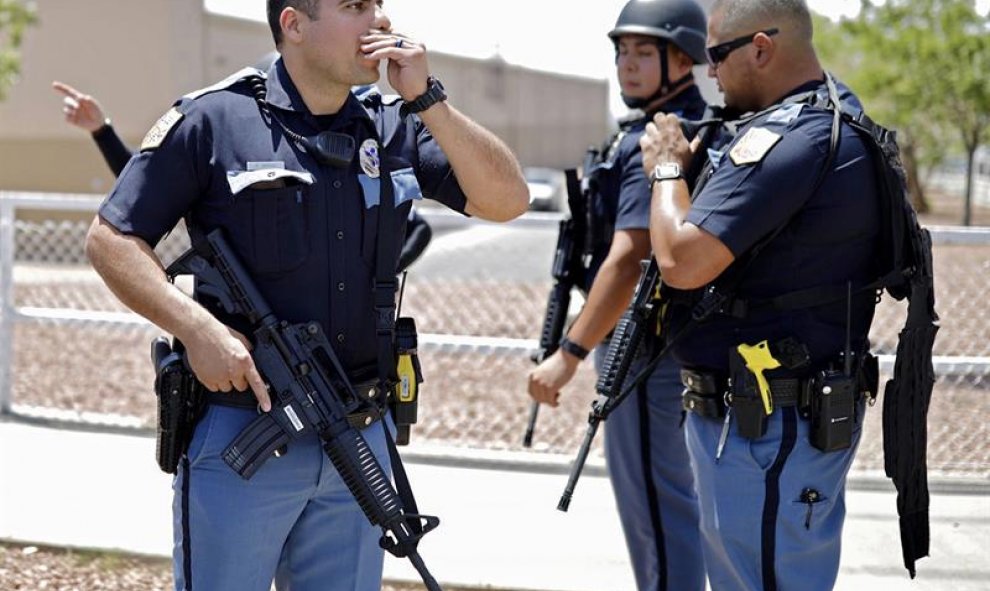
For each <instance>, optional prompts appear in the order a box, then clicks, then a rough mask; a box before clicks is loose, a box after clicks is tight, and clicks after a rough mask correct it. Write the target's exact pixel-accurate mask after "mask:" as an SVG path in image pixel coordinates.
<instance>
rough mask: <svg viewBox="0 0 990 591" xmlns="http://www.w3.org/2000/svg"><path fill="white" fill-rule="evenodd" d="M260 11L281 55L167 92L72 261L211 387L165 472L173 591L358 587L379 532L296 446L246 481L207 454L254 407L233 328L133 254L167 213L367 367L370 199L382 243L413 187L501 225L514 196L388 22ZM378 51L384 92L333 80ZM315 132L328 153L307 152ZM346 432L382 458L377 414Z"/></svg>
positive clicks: (378, 15)
mask: <svg viewBox="0 0 990 591" xmlns="http://www.w3.org/2000/svg"><path fill="white" fill-rule="evenodd" d="M268 21H269V24H270V26H271V29H272V33H273V35H274V38H275V45H276V47H277V48H278V49H279V50H280V51H281V54H282V57H281V59H278V60H276V61H275V63H274V64H273V65H272V67H271V68H270V69H269V70H268V72H267V75H266V76H264V77H263V78H260V79H259V78H258V77H256V76H254V75H251V74H252V73H251V72H250V71H249V72H247V73H246V74H241V75H239V76H234V77H232V78H230V79H228V80H226V81H224V82H222V83H220V84H217V85H215V86H213V87H211V88H208V89H205V90H203V91H199V92H197V93H193V94H192V95H188V96H187V97H185V98H183V99H181V100H179V101H178V102H177V103H176V104H175V106H174V107H173V108H172V109H171V110H170V111H169V112H168V113H167V114H166V115H165V116H163V117H162V119H161V120H160V121H159V122H158V123H157V124H156V125H155V126H154V128H153V129H152V130H151V131H150V132H149V133H148V135H147V136H146V137H145V139H144V142H143V143H142V146H141V151H140V153H139V154H138V155H137V156H135V157H134V158H133V159H132V160H131V162H130V163H129V165H128V167H127V168H126V169H125V171H124V172H123V174H122V175H121V177H120V178H119V180H118V182H117V184H116V186H115V187H114V189H113V191H112V192H111V194H110V195H109V197H108V198H107V200H106V201H105V202H104V203H103V205H102V206H101V208H100V211H99V215H98V216H97V218H96V220H95V221H94V223H93V225H92V227H91V229H90V233H89V236H88V239H87V253H88V254H89V256H90V258H91V261H92V263H93V266H94V267H95V268H96V269H97V270H98V271H99V273H100V274H101V275H102V277H103V278H104V280H105V281H106V283H107V284H108V285H109V286H110V288H111V289H112V290H113V291H114V293H115V294H117V296H118V297H119V298H120V299H121V300H122V301H123V302H124V303H125V304H126V305H128V306H129V307H131V308H132V309H134V310H135V311H136V312H138V313H140V314H142V315H144V316H146V317H147V318H149V319H150V320H151V321H152V322H154V323H155V324H157V325H158V326H160V327H162V328H163V329H164V330H166V331H168V332H169V333H172V334H174V335H176V337H178V338H179V339H180V340H181V341H182V342H183V343H184V344H185V347H186V352H187V355H188V361H189V365H190V367H191V369H192V370H193V372H194V373H195V374H196V377H197V378H198V379H199V381H200V382H202V383H203V385H205V387H206V388H208V389H209V390H210V391H213V392H219V393H228V394H226V395H224V394H214V393H213V392H211V394H210V395H209V396H208V398H209V400H210V401H211V404H209V405H208V408H207V410H206V413H205V415H204V416H203V418H202V419H201V420H200V422H199V424H198V426H197V428H196V430H195V433H194V436H193V439H192V441H191V443H190V446H189V451H188V454H187V456H186V457H185V458H183V460H182V462H181V466H180V468H179V473H178V475H177V476H176V478H175V481H174V491H175V496H174V507H173V508H174V537H175V545H174V548H175V551H174V576H175V588H176V589H185V590H188V589H203V590H206V589H208V590H211V591H224V590H230V591H235V590H236V591H268V589H269V588H270V585H271V583H272V580H273V579H274V580H275V582H276V586H277V588H279V589H282V590H286V589H292V591H317V590H325V589H331V588H332V589H355V590H362V591H370V590H372V589H379V588H380V580H381V572H382V549H381V548H380V546H379V544H378V537H379V535H378V532H377V531H376V528H374V527H372V526H371V525H370V524H369V523H368V521H367V519H366V518H365V516H364V514H363V513H362V511H361V509H360V508H359V506H358V504H357V503H356V502H355V501H354V500H353V498H352V497H351V495H350V493H349V492H348V490H347V487H346V486H345V484H344V483H343V482H342V481H341V479H340V477H339V475H338V474H337V472H336V470H335V469H334V468H333V465H332V464H331V463H330V461H329V460H328V459H327V458H326V457H325V455H324V453H323V451H322V449H321V446H320V445H319V442H318V441H317V439H316V438H315V437H313V438H312V439H303V440H299V441H295V440H294V441H293V443H291V444H290V445H289V446H288V450H287V453H286V454H284V455H282V456H281V457H277V458H272V459H270V460H269V461H268V462H266V463H265V465H264V466H263V467H262V468H261V469H260V470H259V471H258V472H257V473H256V474H255V475H254V476H253V477H252V478H251V479H250V480H244V479H242V478H241V477H240V476H238V475H237V474H236V473H235V472H234V471H233V470H231V469H230V468H229V467H227V465H226V464H225V463H224V462H223V460H222V459H221V457H220V454H221V452H222V450H223V449H224V448H225V447H226V446H227V445H228V444H229V443H230V442H231V440H232V439H233V438H234V437H235V436H236V435H237V434H238V433H239V432H240V431H241V429H242V428H244V427H245V426H246V425H247V424H248V423H250V422H251V421H252V420H253V419H254V418H255V417H256V416H257V410H256V409H255V408H253V407H255V406H256V405H258V406H260V407H261V409H262V410H263V411H267V410H270V408H271V401H270V399H269V395H268V393H267V391H266V386H265V383H264V381H263V379H262V377H261V376H260V375H259V374H258V371H257V369H256V368H255V366H254V364H253V362H252V360H251V357H250V354H249V350H248V349H249V344H248V342H247V341H246V339H245V338H244V336H243V334H242V333H243V332H244V330H245V327H244V325H243V323H241V322H240V320H239V319H237V318H232V317H227V316H224V315H223V314H222V311H220V310H219V308H218V307H215V306H214V305H213V304H214V303H215V302H212V301H211V300H210V299H209V297H208V296H206V294H202V293H199V294H197V296H198V297H197V300H196V301H194V300H193V299H190V298H188V297H186V296H185V295H184V294H182V293H181V292H180V291H178V290H177V289H176V288H174V287H173V286H172V285H170V284H169V283H168V282H167V281H166V278H165V276H164V274H163V273H162V269H161V265H160V263H159V261H158V259H157V258H156V257H155V255H154V253H153V252H152V250H151V247H152V246H153V245H155V244H156V243H157V242H158V241H159V239H160V238H161V237H162V236H163V235H164V234H165V233H166V232H168V231H169V230H170V229H171V228H172V227H173V226H174V225H175V224H176V222H177V221H178V220H179V219H180V218H182V217H183V216H184V217H185V218H186V221H187V223H188V225H189V227H190V232H191V233H194V232H209V231H212V230H214V229H217V228H221V229H223V230H224V231H225V233H226V236H227V238H228V242H229V243H230V244H231V245H232V247H233V248H234V250H235V251H236V254H237V255H238V256H239V258H241V259H242V261H243V262H244V264H245V266H246V267H247V269H248V272H249V273H250V274H251V275H252V277H253V279H254V280H255V281H256V282H257V284H258V287H259V289H260V291H261V292H262V295H263V296H264V297H265V298H266V299H267V301H268V303H269V304H270V305H271V307H272V309H273V311H274V313H275V314H276V316H278V317H279V318H281V319H284V320H287V321H289V322H293V323H296V322H304V321H318V322H320V323H321V325H322V327H323V330H324V331H325V332H326V334H327V336H328V337H329V339H330V341H331V342H332V344H333V346H334V348H335V351H336V353H337V355H338V356H339V358H340V360H341V362H342V363H343V364H344V366H345V367H346V369H347V370H348V372H349V373H350V372H353V373H354V374H355V376H357V374H359V373H360V371H361V370H362V368H366V367H370V368H372V372H373V373H374V368H375V366H376V353H377V350H376V345H377V342H376V322H375V319H376V318H375V314H374V308H373V298H372V288H371V286H372V283H373V279H374V278H375V265H376V262H375V261H376V257H375V255H376V248H377V246H378V244H379V243H380V242H381V240H380V238H381V237H380V236H379V235H378V234H379V232H378V223H379V222H378V216H379V212H380V211H381V210H380V204H381V203H382V202H383V200H384V199H393V200H394V203H395V205H396V209H395V211H394V214H395V215H394V216H392V218H393V219H392V220H390V221H389V223H390V226H389V227H387V228H385V229H384V231H387V232H391V233H395V234H399V233H400V232H401V231H402V227H403V225H404V222H405V218H406V215H407V214H408V210H409V207H410V206H411V203H412V202H413V201H414V200H416V199H419V198H421V197H424V196H425V197H430V198H433V199H436V200H438V201H441V202H442V203H444V204H446V205H448V206H449V207H451V208H452V209H455V210H457V211H461V212H464V213H466V214H470V215H472V216H477V217H480V218H483V219H488V220H495V221H504V220H508V219H511V218H513V217H515V216H518V215H520V214H521V213H522V212H523V211H525V210H526V207H527V203H528V194H527V189H526V184H525V180H524V179H523V177H522V173H521V169H520V167H519V165H518V163H517V162H516V160H515V158H514V157H513V155H512V154H511V152H510V151H509V150H508V149H507V148H506V146H505V145H504V144H503V143H502V142H501V141H499V140H498V139H497V138H495V137H494V136H493V135H492V134H491V133H490V132H488V131H486V130H484V129H483V128H481V127H480V126H478V125H477V124H475V123H473V122H471V121H470V120H469V119H468V118H466V117H465V116H464V115H462V114H460V113H459V112H458V111H456V110H455V109H454V108H453V107H451V106H450V105H449V104H448V103H447V102H445V98H446V96H445V93H444V91H443V87H442V86H441V85H440V83H439V81H437V80H435V79H434V78H432V77H430V76H429V75H428V74H429V65H428V62H427V55H426V51H425V49H424V47H423V45H422V43H420V42H418V41H416V40H414V39H411V38H409V37H406V36H404V35H402V34H400V33H397V32H395V31H393V30H392V25H391V22H390V21H389V19H388V17H387V16H386V15H385V13H384V12H383V10H382V7H381V5H380V3H378V2H375V1H373V0H353V1H347V2H340V1H337V0H322V1H317V0H309V1H304V0H269V1H268ZM383 62H384V63H385V64H386V68H387V72H388V80H389V82H390V83H391V85H392V87H393V88H395V89H396V90H397V91H398V93H399V94H400V95H401V97H402V100H389V99H385V98H383V97H381V96H380V95H377V94H373V93H372V94H366V95H364V96H363V98H361V99H359V98H358V97H357V96H355V95H354V94H353V93H352V92H351V88H352V86H355V85H363V84H371V83H373V82H375V81H376V80H377V79H378V76H379V65H381V64H382V63H383ZM262 96H263V97H264V98H262ZM320 134H324V135H323V138H324V139H328V140H332V141H329V142H327V143H325V144H322V145H324V146H332V145H337V146H343V148H338V149H336V150H334V149H332V148H326V149H321V148H320V144H321V142H318V141H317V140H318V139H319V136H320ZM328 134H338V135H328ZM345 137H349V138H351V139H352V140H353V145H354V147H355V148H356V149H355V150H354V152H355V153H349V152H348V150H347V149H346V147H347V143H348V142H346V141H343V139H342V138H345ZM455 174H456V177H455ZM399 235H401V234H399ZM395 250H396V252H394V253H389V254H390V255H394V257H393V259H392V260H393V261H394V260H397V257H398V252H397V250H398V249H397V248H396V249H395ZM391 271H393V272H394V267H393V268H392V269H391ZM354 379H355V380H357V377H355V378H354ZM249 391H250V392H249ZM252 392H253V396H254V397H256V398H257V399H256V400H255V399H254V398H253V397H252V395H251V393H252ZM245 402H246V404H245ZM246 407H247V408H246ZM363 434H364V437H365V438H366V439H367V441H368V443H369V446H370V447H371V448H372V449H373V451H374V452H375V454H376V456H377V458H378V461H379V462H380V463H381V464H382V465H383V467H384V468H385V469H386V470H387V469H389V465H390V464H389V457H388V453H387V452H386V449H385V447H386V440H385V432H384V425H383V422H382V421H377V422H375V423H374V424H372V425H371V426H370V427H368V428H366V429H365V430H364V431H363Z"/></svg>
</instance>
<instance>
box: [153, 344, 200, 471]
mask: <svg viewBox="0 0 990 591" xmlns="http://www.w3.org/2000/svg"><path fill="white" fill-rule="evenodd" d="M151 362H152V364H153V365H154V368H155V396H156V397H157V398H158V411H157V415H158V420H157V426H156V429H155V431H156V435H155V458H156V459H157V460H158V467H159V468H161V469H162V471H163V472H166V473H168V474H175V473H176V471H177V469H178V465H179V459H180V458H182V456H183V454H185V453H186V451H187V450H188V449H189V442H190V441H191V440H192V434H193V430H194V429H195V427H196V422H197V421H199V418H200V416H201V415H202V412H203V409H204V404H203V402H204V400H203V392H202V389H201V387H200V385H199V382H198V381H197V380H196V377H195V376H194V375H193V374H192V372H191V371H190V370H189V369H188V368H187V367H186V365H185V363H184V362H183V360H182V344H181V343H179V342H178V341H176V342H175V347H174V348H173V347H172V345H171V344H170V343H169V341H168V339H167V338H165V337H158V338H156V339H155V340H154V341H152V343H151Z"/></svg>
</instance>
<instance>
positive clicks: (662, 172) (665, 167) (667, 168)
mask: <svg viewBox="0 0 990 591" xmlns="http://www.w3.org/2000/svg"><path fill="white" fill-rule="evenodd" d="M653 176H654V177H656V178H657V179H658V180H663V179H676V178H679V177H680V176H681V167H680V166H678V165H677V164H676V163H674V162H664V163H662V164H657V166H656V168H655V169H654V170H653Z"/></svg>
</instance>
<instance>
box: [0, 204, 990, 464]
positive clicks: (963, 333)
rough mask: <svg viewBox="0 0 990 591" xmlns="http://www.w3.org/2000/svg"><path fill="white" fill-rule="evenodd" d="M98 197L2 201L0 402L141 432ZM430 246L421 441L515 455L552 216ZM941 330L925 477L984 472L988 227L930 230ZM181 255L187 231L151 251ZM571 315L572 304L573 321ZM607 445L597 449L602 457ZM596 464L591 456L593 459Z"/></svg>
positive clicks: (573, 432) (873, 453) (469, 227)
mask: <svg viewBox="0 0 990 591" xmlns="http://www.w3.org/2000/svg"><path fill="white" fill-rule="evenodd" d="M97 203H98V201H97V200H96V199H94V198H88V199H84V198H70V197H60V196H46V197H44V198H42V197H39V196H35V195H13V194H6V195H4V194H0V310H2V312H3V316H2V318H0V404H2V408H3V409H4V410H6V411H8V412H11V411H12V412H14V413H18V414H22V415H24V414H27V415H36V416H37V415H41V416H50V417H55V418H61V419H65V420H70V421H82V422H86V423H97V424H105V423H111V424H115V425H124V426H129V427H136V428H150V427H151V426H152V423H153V420H154V404H153V394H152V393H151V384H152V381H153V372H152V369H151V364H150V362H149V357H148V349H149V343H150V340H151V339H152V338H153V337H154V336H156V335H157V334H159V331H158V329H156V328H155V327H153V326H151V325H149V324H147V323H146V322H144V321H143V320H141V319H140V318H139V317H136V316H134V315H133V314H131V313H129V312H128V311H127V310H126V309H125V308H124V307H123V306H122V305H121V304H120V303H119V302H118V301H117V300H116V299H115V298H114V297H113V295H112V294H110V292H109V291H108V290H107V289H106V288H105V287H104V286H103V284H102V282H101V281H100V280H99V278H98V277H97V276H96V275H95V274H94V273H93V272H92V271H91V270H90V269H89V267H88V265H87V264H86V262H85V256H84V253H83V252H82V244H83V239H84V236H85V232H86V228H87V226H88V219H89V218H90V216H91V215H92V211H94V210H95V207H96V205H97ZM421 211H422V213H423V214H424V217H426V218H427V219H428V220H429V221H430V223H431V225H433V227H434V235H435V238H434V241H433V243H432V244H431V246H430V247H429V249H428V250H427V254H426V255H425V256H424V257H423V259H422V260H420V261H418V262H417V263H416V264H415V265H414V266H413V268H412V270H411V272H410V274H409V279H408V283H407V285H406V287H405V290H404V300H403V303H402V311H403V314H408V315H413V316H415V317H416V320H417V325H418V327H419V330H420V333H421V338H420V344H421V351H422V352H421V359H422V363H423V369H424V374H425V376H426V383H425V384H424V386H423V390H422V392H423V394H422V399H421V403H420V422H419V424H418V425H417V426H416V427H415V428H414V431H413V437H414V439H415V440H416V441H417V442H429V443H436V444H443V445H446V446H451V447H452V448H455V449H463V448H483V449H489V450H490V449H498V450H521V449H522V446H521V440H522V435H523V431H524V430H525V423H526V419H527V416H528V408H529V399H528V397H527V396H526V394H525V392H526V374H527V372H528V370H529V369H530V368H531V367H532V362H530V361H529V358H528V357H529V356H528V353H529V352H530V351H531V350H532V349H533V348H535V346H536V341H535V339H536V337H537V336H538V333H539V330H540V327H541V324H542V316H543V312H544V306H545V302H546V297H547V293H548V291H549V288H550V277H549V269H550V264H551V259H552V250H553V246H554V243H555V239H556V228H557V224H556V218H555V217H554V216H553V215H536V214H530V215H528V216H525V217H524V218H523V219H521V220H517V221H516V222H513V223H510V224H507V225H493V224H487V223H482V222H474V221H471V220H467V219H464V218H461V217H460V216H456V215H447V214H446V213H445V212H440V211H437V210H433V209H423V210H421ZM933 234H934V237H935V242H936V247H935V271H936V288H937V298H938V310H939V312H940V314H941V330H940V332H939V335H938V339H937V342H936V350H935V355H936V371H937V373H938V382H937V384H936V387H935V394H934V396H933V399H932V404H931V411H930V413H929V466H930V468H931V469H932V470H934V471H941V472H945V473H949V474H952V475H965V476H976V477H986V476H988V475H990V448H988V446H987V445H986V442H987V440H988V438H987V425H986V417H987V416H988V413H987V411H988V410H990V396H988V393H990V392H988V390H990V342H988V339H987V335H990V317H988V312H987V308H988V306H987V301H986V296H985V294H986V293H988V291H990V289H988V288H990V229H988V228H982V229H979V228H978V229H962V228H936V229H934V232H933ZM185 247H186V243H185V236H184V233H183V232H182V231H180V230H177V231H176V232H174V233H173V234H172V235H171V236H169V237H168V238H167V239H166V240H165V241H164V242H163V244H162V245H160V246H159V248H158V252H159V254H160V256H161V257H162V258H163V260H165V261H169V260H171V259H174V258H175V257H176V256H177V255H178V254H179V253H180V252H181V251H182V250H183V249H184V248H185ZM579 306H580V302H575V303H574V304H572V312H574V311H575V310H576V309H577V308H578V307H579ZM904 315H905V309H904V304H903V303H898V302H893V301H891V300H890V299H889V298H886V297H885V299H884V300H883V302H882V303H881V305H880V306H879V308H878V310H877V315H876V321H875V323H874V328H873V331H872V334H871V339H872V341H873V343H874V350H875V351H877V352H878V353H879V354H881V355H882V356H883V355H885V356H886V357H882V359H883V360H884V361H886V363H885V364H884V366H885V368H886V369H885V373H887V374H889V371H890V358H889V355H891V354H892V353H893V352H894V351H895V349H896V344H897V334H898V331H899V329H900V327H901V326H902V325H903V322H904ZM589 366H590V364H584V365H583V366H582V368H581V369H580V370H579V372H578V375H577V377H576V379H575V380H574V382H573V383H572V384H571V385H569V386H568V387H567V388H566V390H565V395H564V396H563V401H562V404H561V406H560V407H559V408H557V409H553V410H550V409H547V410H544V411H543V412H542V413H541V416H540V421H539V424H538V426H537V432H536V437H535V440H534V449H535V450H537V451H542V452H547V453H552V454H564V455H567V456H569V455H570V454H572V453H574V451H575V450H576V448H577V446H578V445H579V443H580V440H581V437H582V436H583V434H584V431H585V419H586V417H587V411H588V405H589V403H590V402H591V400H592V398H593V396H592V392H593V388H594V380H595V376H594V372H593V370H592V369H590V367H589ZM879 411H880V406H879V405H877V407H876V408H874V409H871V411H870V412H868V414H867V423H866V425H865V429H866V432H865V433H866V435H865V437H864V439H863V444H862V448H861V451H860V453H859V455H858V459H857V464H856V467H857V469H860V470H881V469H882V451H881V450H882V446H881V438H880V420H879V419H880V412H879ZM600 439H601V438H599V442H598V443H597V445H598V446H600ZM592 454H593V457H594V456H597V457H599V458H600V455H601V450H600V447H597V448H594V449H593V451H592Z"/></svg>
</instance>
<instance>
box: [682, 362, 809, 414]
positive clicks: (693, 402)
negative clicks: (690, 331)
mask: <svg viewBox="0 0 990 591" xmlns="http://www.w3.org/2000/svg"><path fill="white" fill-rule="evenodd" d="M681 383H682V384H683V385H684V394H683V398H682V401H681V402H682V405H683V407H684V410H686V411H689V412H693V413H695V414H697V415H700V416H703V417H709V418H713V419H714V418H723V417H725V409H726V408H728V405H731V403H732V401H731V397H730V396H728V391H729V379H728V377H725V376H722V375H719V374H715V373H705V372H698V371H693V370H689V369H682V370H681ZM768 383H769V384H770V395H771V396H772V397H773V405H774V407H778V406H779V407H784V406H796V405H798V404H799V403H800V402H801V400H802V394H803V393H804V391H805V390H806V388H807V387H808V386H809V384H810V383H811V380H810V379H808V378H781V379H771V380H768Z"/></svg>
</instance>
